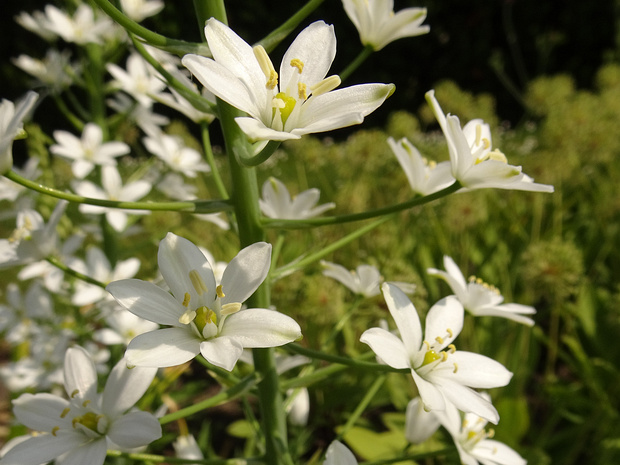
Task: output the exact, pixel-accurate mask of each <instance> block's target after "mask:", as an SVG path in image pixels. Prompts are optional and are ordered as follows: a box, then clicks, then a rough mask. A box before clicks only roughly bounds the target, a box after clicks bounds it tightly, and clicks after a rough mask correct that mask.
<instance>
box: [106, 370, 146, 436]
mask: <svg viewBox="0 0 620 465" xmlns="http://www.w3.org/2000/svg"><path fill="white" fill-rule="evenodd" d="M156 373H157V368H155V367H138V366H136V367H133V368H127V361H126V360H125V359H121V360H120V361H119V362H118V363H117V364H116V365H115V366H114V368H113V369H112V371H111V372H110V375H109V376H108V379H107V381H106V383H105V389H104V390H103V394H102V401H101V409H102V411H103V412H104V413H105V414H106V415H107V416H108V418H109V419H114V418H116V417H117V416H118V415H119V414H121V413H123V412H125V411H127V410H129V409H130V408H131V407H133V406H134V405H135V403H136V402H138V400H140V398H141V397H142V396H143V395H144V393H145V392H146V390H147V389H148V387H149V386H150V385H151V381H153V378H154V377H155V374H156ZM114 442H116V441H114ZM117 444H118V443H117ZM119 445H120V444H119ZM141 445H142V444H141Z"/></svg>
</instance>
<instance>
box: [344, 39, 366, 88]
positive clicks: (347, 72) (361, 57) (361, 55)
mask: <svg viewBox="0 0 620 465" xmlns="http://www.w3.org/2000/svg"><path fill="white" fill-rule="evenodd" d="M373 52H374V49H373V48H372V47H371V46H370V45H366V47H364V48H363V49H362V51H361V52H360V53H359V54H358V55H357V56H356V57H355V59H354V60H353V61H352V62H351V63H350V64H349V66H347V67H346V68H345V69H344V70H343V71H342V72H341V73H340V74H339V75H338V76H340V79H341V80H343V81H345V80H346V79H347V78H348V77H349V76H351V74H353V71H355V70H356V69H357V68H359V67H360V65H361V64H362V63H364V62H365V61H366V59H367V58H368V57H369V56H370V55H371V54H372V53H373Z"/></svg>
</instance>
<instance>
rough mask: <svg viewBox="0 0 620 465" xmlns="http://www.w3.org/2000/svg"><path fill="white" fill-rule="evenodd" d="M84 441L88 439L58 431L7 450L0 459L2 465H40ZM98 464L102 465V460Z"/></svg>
mask: <svg viewBox="0 0 620 465" xmlns="http://www.w3.org/2000/svg"><path fill="white" fill-rule="evenodd" d="M86 441H88V438H87V437H86V436H84V435H83V434H81V433H74V432H65V431H59V432H58V434H57V435H56V436H53V435H51V434H43V435H40V436H35V437H32V438H30V439H28V440H26V441H24V442H22V443H20V444H17V445H16V446H15V447H13V448H12V449H11V450H9V451H8V452H7V453H6V455H5V456H4V457H3V458H2V465H41V464H42V463H47V462H49V461H50V460H53V459H55V458H56V457H58V456H59V455H61V454H64V453H65V452H67V451H69V450H71V449H73V448H76V447H79V446H80V445H81V444H83V443H84V442H86ZM104 442H105V441H104ZM100 463H103V460H102V461H101V462H100ZM93 465H98V464H96V463H93Z"/></svg>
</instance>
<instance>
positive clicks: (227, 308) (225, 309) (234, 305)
mask: <svg viewBox="0 0 620 465" xmlns="http://www.w3.org/2000/svg"><path fill="white" fill-rule="evenodd" d="M239 310H241V304H240V303H238V302H231V303H229V304H224V305H222V312H221V313H222V315H232V314H233V313H237V312H238V311H239Z"/></svg>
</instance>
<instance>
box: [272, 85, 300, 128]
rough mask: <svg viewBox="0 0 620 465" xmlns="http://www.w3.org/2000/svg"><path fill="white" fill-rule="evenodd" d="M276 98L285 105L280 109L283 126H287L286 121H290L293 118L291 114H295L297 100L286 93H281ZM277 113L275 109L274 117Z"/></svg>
mask: <svg viewBox="0 0 620 465" xmlns="http://www.w3.org/2000/svg"><path fill="white" fill-rule="evenodd" d="M275 98H276V99H278V100H280V101H282V102H283V103H284V106H283V107H282V108H280V117H281V118H282V125H284V124H286V120H287V119H288V117H289V116H291V113H292V112H293V108H295V104H296V103H297V100H295V99H294V98H293V97H291V96H290V95H288V94H286V93H285V92H279V93H278V94H277V95H276V97H275ZM275 112H276V110H275V108H274V109H273V114H274V115H275Z"/></svg>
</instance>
